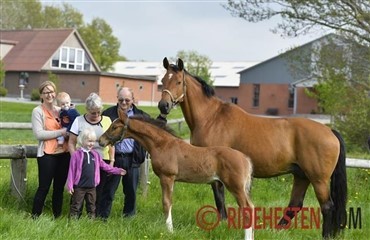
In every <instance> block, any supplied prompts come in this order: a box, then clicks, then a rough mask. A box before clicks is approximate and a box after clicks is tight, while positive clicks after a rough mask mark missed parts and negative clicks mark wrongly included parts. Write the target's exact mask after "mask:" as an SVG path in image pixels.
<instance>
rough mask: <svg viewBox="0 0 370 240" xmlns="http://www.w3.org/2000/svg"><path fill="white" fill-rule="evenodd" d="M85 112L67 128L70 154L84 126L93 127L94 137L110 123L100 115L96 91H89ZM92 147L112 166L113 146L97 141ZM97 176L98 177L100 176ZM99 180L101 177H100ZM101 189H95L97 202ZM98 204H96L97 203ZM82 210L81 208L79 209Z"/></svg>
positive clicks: (100, 110)
mask: <svg viewBox="0 0 370 240" xmlns="http://www.w3.org/2000/svg"><path fill="white" fill-rule="evenodd" d="M85 107H86V114H84V115H81V116H78V117H77V118H76V119H75V120H74V121H73V123H72V126H71V128H70V130H69V132H70V136H69V141H68V149H69V152H70V154H71V155H72V154H73V153H74V152H75V151H76V148H77V147H78V146H76V145H77V136H78V135H80V133H81V132H82V131H83V130H84V129H85V128H88V127H89V128H93V129H94V131H95V134H96V139H99V137H100V136H101V135H102V134H103V133H104V132H105V131H106V130H107V129H108V128H109V126H110V124H111V123H112V121H111V119H110V118H109V117H107V116H102V115H101V112H102V110H103V102H102V100H101V98H100V96H99V95H98V94H96V93H91V94H90V95H89V96H88V97H87V98H86V101H85ZM93 149H95V150H96V151H97V152H98V153H99V154H100V156H101V157H102V159H103V160H105V161H106V162H110V165H111V166H113V163H114V147H112V146H108V147H105V148H102V147H101V146H100V145H99V143H98V142H96V143H95V145H94V147H93ZM99 175H100V177H102V176H104V175H103V174H102V173H100V174H99ZM100 177H99V178H100ZM100 182H101V179H100ZM100 193H101V191H100V189H99V187H97V189H96V202H97V203H99V201H100V198H101V196H100V195H101V194H100ZM97 205H98V204H97ZM81 210H82V209H81Z"/></svg>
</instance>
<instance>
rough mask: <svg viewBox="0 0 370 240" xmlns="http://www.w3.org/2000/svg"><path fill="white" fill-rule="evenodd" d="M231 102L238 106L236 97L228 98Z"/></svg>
mask: <svg viewBox="0 0 370 240" xmlns="http://www.w3.org/2000/svg"><path fill="white" fill-rule="evenodd" d="M230 100H231V102H232V103H234V104H236V105H238V98H237V97H231V98H230Z"/></svg>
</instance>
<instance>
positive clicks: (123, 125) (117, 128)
mask: <svg viewBox="0 0 370 240" xmlns="http://www.w3.org/2000/svg"><path fill="white" fill-rule="evenodd" d="M118 115H119V118H117V119H116V120H114V121H113V122H112V124H111V125H110V126H109V128H108V129H107V131H105V133H104V134H103V135H101V137H100V138H99V145H100V146H102V147H106V146H107V145H112V146H113V145H114V144H115V143H116V142H119V141H121V140H122V139H123V138H124V136H125V133H126V130H127V126H128V120H129V118H128V116H127V114H126V113H124V112H123V111H122V110H118Z"/></svg>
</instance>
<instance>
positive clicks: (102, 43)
mask: <svg viewBox="0 0 370 240" xmlns="http://www.w3.org/2000/svg"><path fill="white" fill-rule="evenodd" d="M80 34H81V36H82V38H83V39H84V41H85V43H86V45H87V46H88V47H89V49H90V51H91V54H92V55H93V56H94V58H95V60H96V62H97V63H98V65H99V66H100V68H101V70H102V71H108V70H111V69H112V67H113V64H114V63H115V62H117V61H118V60H119V58H120V56H119V54H118V51H119V47H120V42H119V40H118V39H117V38H116V37H114V36H113V34H112V28H111V27H110V26H109V25H108V24H107V23H106V22H105V21H104V20H103V19H101V18H94V19H93V20H92V22H91V24H87V25H86V26H85V27H83V28H81V29H80Z"/></svg>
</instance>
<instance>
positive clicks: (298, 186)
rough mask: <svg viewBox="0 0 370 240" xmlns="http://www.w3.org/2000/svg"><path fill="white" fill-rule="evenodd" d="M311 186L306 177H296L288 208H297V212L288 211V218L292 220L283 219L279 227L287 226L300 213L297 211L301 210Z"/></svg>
mask: <svg viewBox="0 0 370 240" xmlns="http://www.w3.org/2000/svg"><path fill="white" fill-rule="evenodd" d="M309 184H310V181H309V180H308V179H307V178H306V177H305V176H298V175H294V179H293V188H292V192H291V196H290V202H289V205H288V208H295V211H287V212H286V216H287V217H289V219H290V220H287V219H286V218H284V217H282V218H281V219H280V221H279V224H278V225H279V226H285V225H287V224H289V222H290V221H291V220H292V219H293V218H294V216H295V214H296V213H298V212H299V211H297V210H298V209H299V210H301V208H302V206H303V200H304V196H305V195H306V191H307V188H308V185H309Z"/></svg>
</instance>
